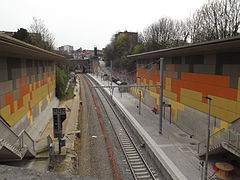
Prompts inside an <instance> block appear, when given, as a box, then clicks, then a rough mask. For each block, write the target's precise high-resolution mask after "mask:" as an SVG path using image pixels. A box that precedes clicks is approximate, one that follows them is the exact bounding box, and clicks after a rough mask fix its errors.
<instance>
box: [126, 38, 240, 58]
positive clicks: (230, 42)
mask: <svg viewBox="0 0 240 180" xmlns="http://www.w3.org/2000/svg"><path fill="white" fill-rule="evenodd" d="M236 51H238V52H240V36H235V37H232V38H227V39H221V40H213V41H207V42H202V43H196V44H191V45H186V46H180V47H174V48H168V49H160V50H156V51H149V52H144V53H139V54H133V55H128V56H127V57H128V58H131V59H150V58H153V59H154V58H160V57H169V56H180V55H183V54H188V55H191V54H204V53H205V54H207V53H224V52H236Z"/></svg>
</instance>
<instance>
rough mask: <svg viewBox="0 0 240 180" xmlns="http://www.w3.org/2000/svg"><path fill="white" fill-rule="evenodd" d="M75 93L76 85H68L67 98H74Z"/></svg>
mask: <svg viewBox="0 0 240 180" xmlns="http://www.w3.org/2000/svg"><path fill="white" fill-rule="evenodd" d="M74 96H75V94H74V86H73V87H72V86H69V87H68V90H67V92H66V94H65V100H68V99H72V98H74Z"/></svg>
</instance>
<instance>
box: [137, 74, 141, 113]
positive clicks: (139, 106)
mask: <svg viewBox="0 0 240 180" xmlns="http://www.w3.org/2000/svg"><path fill="white" fill-rule="evenodd" d="M137 79H139V81H140V82H141V77H137ZM137 85H138V80H137ZM138 93H139V101H138V114H141V91H140V88H139V87H138Z"/></svg>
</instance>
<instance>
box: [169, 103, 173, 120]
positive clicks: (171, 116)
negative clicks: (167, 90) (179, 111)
mask: <svg viewBox="0 0 240 180" xmlns="http://www.w3.org/2000/svg"><path fill="white" fill-rule="evenodd" d="M169 108H170V114H169V115H170V124H172V107H171V106H169Z"/></svg>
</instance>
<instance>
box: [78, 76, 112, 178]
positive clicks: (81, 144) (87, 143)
mask: <svg viewBox="0 0 240 180" xmlns="http://www.w3.org/2000/svg"><path fill="white" fill-rule="evenodd" d="M79 77H80V87H81V101H82V109H81V115H80V118H79V128H80V130H81V138H80V140H79V141H78V142H77V143H76V144H75V149H76V151H77V153H78V160H77V167H78V173H79V175H80V176H84V177H85V176H87V177H92V178H97V179H113V172H112V166H111V162H110V160H109V156H108V151H107V146H106V143H105V139H104V135H103V132H102V129H101V127H100V124H99V120H98V117H97V114H96V107H95V105H94V102H93V98H92V95H91V93H90V90H89V88H88V86H87V84H86V82H85V80H84V79H83V78H82V77H81V76H79Z"/></svg>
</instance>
